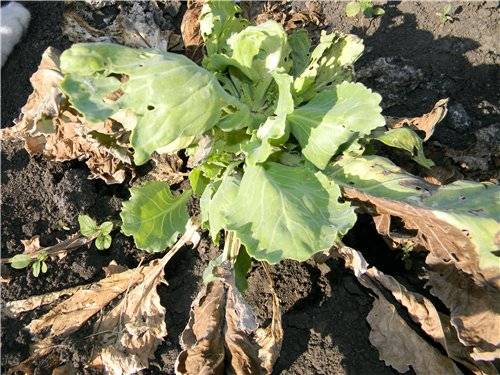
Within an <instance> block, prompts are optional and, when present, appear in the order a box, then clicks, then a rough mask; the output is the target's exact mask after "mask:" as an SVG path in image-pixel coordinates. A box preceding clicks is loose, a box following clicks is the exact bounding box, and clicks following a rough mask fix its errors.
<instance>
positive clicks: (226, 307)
mask: <svg viewBox="0 0 500 375" xmlns="http://www.w3.org/2000/svg"><path fill="white" fill-rule="evenodd" d="M216 272H217V276H218V277H220V278H219V279H216V280H215V281H211V282H209V283H208V284H204V285H203V287H202V289H201V290H200V292H199V293H198V296H197V297H196V299H195V300H194V301H193V304H192V305H191V312H190V317H189V322H188V325H187V326H186V328H185V330H184V332H183V333H182V335H181V346H182V348H183V351H182V352H181V353H180V354H179V356H178V357H177V360H176V364H175V372H176V374H192V375H194V374H209V373H210V374H213V373H215V374H222V373H229V374H239V375H243V374H271V372H272V367H273V365H274V362H275V361H276V359H277V358H278V354H279V351H280V348H281V343H282V340H283V331H282V327H281V313H280V308H279V300H278V298H277V296H276V294H275V293H274V291H273V317H272V322H271V324H270V326H269V327H267V328H265V329H262V328H258V325H257V322H256V320H255V317H254V315H253V312H252V310H251V308H250V306H248V305H247V304H246V302H245V301H244V299H243V296H242V295H241V294H240V292H239V291H238V289H237V288H236V286H235V281H234V275H233V274H232V270H230V266H229V265H228V264H227V263H225V264H223V266H221V267H218V268H216Z"/></svg>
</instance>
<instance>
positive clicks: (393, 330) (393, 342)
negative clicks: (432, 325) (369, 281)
mask: <svg viewBox="0 0 500 375" xmlns="http://www.w3.org/2000/svg"><path fill="white" fill-rule="evenodd" d="M374 291H375V292H376V293H377V289H374ZM377 296H378V298H377V299H375V302H374V303H373V309H372V310H371V311H370V313H369V314H368V317H367V321H368V323H369V324H370V326H371V332H370V342H371V343H372V345H373V346H375V347H376V348H377V349H378V351H379V353H380V359H382V360H383V361H384V362H385V363H386V364H387V365H389V366H392V367H394V368H395V369H396V370H398V371H399V372H400V373H404V372H406V371H408V370H409V366H411V367H412V368H413V370H414V371H415V373H416V374H417V375H427V374H457V375H458V374H462V372H461V371H460V370H459V369H458V367H457V366H456V365H455V364H454V363H453V361H451V360H450V359H449V358H447V357H445V356H443V355H442V354H441V353H440V352H439V351H438V350H437V349H435V348H434V347H432V345H430V344H429V343H427V342H426V341H425V340H424V339H422V338H421V337H420V336H419V335H418V334H417V333H415V332H414V331H413V330H412V329H411V327H410V326H409V325H408V324H407V323H406V322H405V321H404V319H403V318H402V317H401V316H399V314H398V313H397V312H396V311H395V310H396V309H395V307H394V306H393V305H392V304H391V303H390V302H389V301H387V300H386V299H385V297H384V295H383V294H382V293H380V292H378V293H377Z"/></svg>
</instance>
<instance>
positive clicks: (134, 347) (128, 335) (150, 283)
mask: <svg viewBox="0 0 500 375" xmlns="http://www.w3.org/2000/svg"><path fill="white" fill-rule="evenodd" d="M197 229H198V227H197V226H196V225H194V224H192V223H191V221H189V222H188V224H187V225H186V231H185V233H184V235H183V236H182V237H181V238H180V239H179V240H178V241H177V243H176V244H175V245H174V246H173V247H172V248H171V250H170V251H169V252H168V253H167V254H165V256H164V257H163V258H162V259H160V260H158V261H154V262H152V263H151V264H150V265H148V266H140V267H137V268H135V269H132V270H127V271H124V272H119V271H120V270H122V268H121V267H119V266H117V265H115V264H112V263H111V264H110V266H108V267H107V268H106V272H107V273H108V274H109V276H108V277H106V278H105V279H103V280H101V281H99V282H97V283H94V284H90V286H89V288H88V289H79V290H76V292H75V293H74V294H73V295H72V296H71V297H70V298H69V299H67V300H65V301H63V302H61V303H60V304H58V305H56V306H55V307H54V308H53V309H51V310H50V311H49V312H48V313H46V314H45V315H43V316H42V317H40V318H39V319H35V320H33V321H32V322H31V323H30V324H29V325H28V328H29V330H30V332H31V333H32V334H37V335H38V334H42V333H45V334H46V337H45V338H43V339H41V340H40V341H38V342H36V343H35V344H34V346H33V348H32V349H33V350H32V354H31V355H30V357H29V358H28V359H26V360H25V361H23V362H22V363H21V364H19V365H18V366H16V367H14V368H12V369H10V370H9V373H15V372H16V371H25V372H28V373H29V372H30V371H29V370H30V369H31V367H32V366H33V364H34V362H35V361H37V360H38V359H39V358H41V357H45V356H47V355H49V354H50V353H51V352H52V349H53V348H54V344H55V342H56V340H58V339H61V338H64V337H66V336H68V335H69V334H71V333H73V332H75V331H76V330H78V329H79V328H80V327H81V326H82V325H83V324H84V323H85V322H86V321H87V320H88V319H89V318H91V317H92V316H93V315H95V314H96V313H98V312H99V311H101V310H102V309H103V308H104V307H105V306H107V305H108V304H109V303H110V302H111V301H112V300H114V299H115V298H116V297H118V296H120V295H122V294H123V293H124V292H127V293H126V294H125V297H124V299H123V300H122V301H120V303H119V304H118V305H117V306H116V307H115V308H114V309H112V310H111V311H110V312H109V313H108V314H106V315H105V316H104V318H103V320H101V321H100V323H99V324H97V325H96V326H95V330H96V332H95V333H96V334H99V336H100V335H102V334H103V333H106V336H103V339H102V340H100V341H97V346H99V349H100V352H99V354H98V355H97V358H95V360H94V363H93V364H94V365H95V364H98V365H105V366H106V370H107V371H108V372H110V373H112V374H132V373H135V372H136V371H138V370H134V369H136V368H139V367H140V368H141V369H142V368H144V367H141V366H143V365H145V366H146V367H147V365H148V359H149V356H150V355H151V353H154V349H155V348H156V346H157V345H158V343H159V342H160V341H161V340H162V338H163V336H164V334H166V328H165V322H164V320H165V319H164V308H163V307H162V306H161V305H160V301H159V297H158V294H157V293H156V286H157V285H158V283H159V282H162V281H163V267H164V266H165V264H166V263H167V262H168V261H169V260H170V259H171V258H172V257H173V256H174V255H175V254H176V253H177V252H178V251H179V250H180V249H181V248H182V247H183V246H184V245H186V244H187V243H192V244H193V246H197V245H198V242H199V240H200V236H199V234H198V233H197ZM118 272H119V273H118ZM136 285H137V286H136ZM134 287H135V288H134ZM52 297H53V296H47V297H46V299H50V298H52ZM103 327H106V328H108V329H109V331H107V332H103ZM113 334H115V335H117V336H115V337H117V338H118V345H116V343H115V342H112V343H111V342H110V340H111V339H112V338H113ZM106 345H109V346H106ZM141 361H142V362H141ZM57 365H59V364H57Z"/></svg>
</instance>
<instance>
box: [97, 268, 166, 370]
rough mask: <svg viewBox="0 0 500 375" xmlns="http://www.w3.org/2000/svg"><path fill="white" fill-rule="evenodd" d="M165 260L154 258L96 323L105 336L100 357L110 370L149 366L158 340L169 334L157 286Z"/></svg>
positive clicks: (162, 278)
mask: <svg viewBox="0 0 500 375" xmlns="http://www.w3.org/2000/svg"><path fill="white" fill-rule="evenodd" d="M165 263H166V262H165V261H153V262H152V263H151V264H150V265H149V266H148V267H147V268H146V269H147V273H146V276H145V278H144V280H143V281H142V282H141V283H139V284H138V285H137V286H136V287H134V288H133V289H131V290H130V291H128V292H127V293H126V295H125V297H124V298H123V299H122V300H121V301H120V303H119V304H118V305H116V306H115V307H114V308H113V309H112V310H111V311H110V312H108V313H107V314H106V315H105V316H104V317H103V318H102V319H101V320H100V321H99V322H97V323H96V325H95V327H94V333H95V334H100V333H101V332H102V336H101V339H100V344H101V345H102V350H101V352H100V361H101V363H102V364H103V365H104V367H105V368H106V370H107V372H109V373H111V374H124V375H125V374H135V373H136V372H137V371H140V370H142V369H144V368H147V367H148V363H149V359H150V358H152V357H154V352H155V350H156V347H157V346H158V344H159V343H160V342H161V341H163V337H164V336H166V335H167V327H166V325H165V308H164V307H163V306H162V305H161V303H160V297H159V296H158V293H157V292H156V287H157V286H158V285H159V284H160V283H165V279H164V271H163V268H164V266H165Z"/></svg>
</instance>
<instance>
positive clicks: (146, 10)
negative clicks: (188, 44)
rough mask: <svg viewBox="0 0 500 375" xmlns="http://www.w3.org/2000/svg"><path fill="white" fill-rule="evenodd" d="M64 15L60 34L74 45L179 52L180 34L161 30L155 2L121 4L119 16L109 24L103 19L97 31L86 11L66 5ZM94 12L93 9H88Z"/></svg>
mask: <svg viewBox="0 0 500 375" xmlns="http://www.w3.org/2000/svg"><path fill="white" fill-rule="evenodd" d="M67 8H69V9H68V10H66V11H65V12H64V19H63V24H62V32H63V34H65V35H66V36H67V37H68V38H69V40H71V41H72V42H73V43H81V42H116V43H119V44H123V45H125V46H129V47H137V48H148V47H149V48H155V49H159V50H162V51H167V50H180V49H181V48H182V41H181V37H180V35H178V34H176V33H175V32H174V31H173V30H169V29H166V28H164V27H163V25H161V23H160V22H158V20H162V19H163V14H162V11H161V9H158V6H157V5H156V6H155V3H150V2H131V3H130V6H129V4H127V3H122V4H120V6H119V7H118V9H119V13H118V14H117V15H116V17H114V18H113V20H112V22H109V21H107V19H104V20H103V21H101V23H104V24H105V26H104V27H101V28H99V29H97V28H95V27H93V26H91V24H90V23H89V22H88V20H87V17H86V15H87V14H86V12H85V10H84V11H79V10H78V8H77V7H74V6H72V4H71V3H69V4H68V6H67ZM90 12H93V10H90V11H89V13H90Z"/></svg>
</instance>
